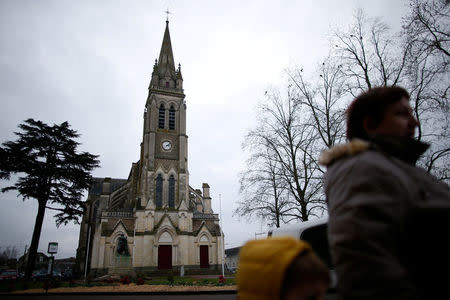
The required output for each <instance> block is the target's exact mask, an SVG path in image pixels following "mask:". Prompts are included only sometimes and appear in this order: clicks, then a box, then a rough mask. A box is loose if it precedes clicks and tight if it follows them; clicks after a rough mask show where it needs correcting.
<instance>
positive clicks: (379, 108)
mask: <svg viewBox="0 0 450 300" xmlns="http://www.w3.org/2000/svg"><path fill="white" fill-rule="evenodd" d="M403 97H406V98H407V99H408V100H409V94H408V92H407V91H406V90H405V89H404V88H402V87H399V86H391V87H375V88H372V89H370V90H368V91H367V92H364V93H362V94H360V95H359V96H358V97H356V98H355V100H353V102H352V103H350V105H349V107H348V109H347V139H348V140H351V139H353V138H360V139H367V138H368V135H367V132H366V131H365V129H364V126H363V121H364V119H365V118H367V117H369V118H371V119H372V121H373V122H375V124H374V125H375V126H378V124H380V122H381V121H383V117H384V112H385V110H386V107H387V106H389V105H390V104H392V103H394V102H397V101H400V100H401V99H402V98H403Z"/></svg>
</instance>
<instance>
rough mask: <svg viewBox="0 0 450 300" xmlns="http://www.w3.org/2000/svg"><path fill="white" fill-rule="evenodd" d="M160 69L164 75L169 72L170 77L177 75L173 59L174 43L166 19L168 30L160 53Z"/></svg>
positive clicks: (161, 74)
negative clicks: (171, 40)
mask: <svg viewBox="0 0 450 300" xmlns="http://www.w3.org/2000/svg"><path fill="white" fill-rule="evenodd" d="M158 71H159V75H160V76H162V77H165V76H167V74H170V77H173V76H174V75H175V63H174V60H173V52H172V43H171V42H170V33H169V21H168V20H167V21H166V30H165V32H164V38H163V42H162V46H161V52H160V53H159V60H158Z"/></svg>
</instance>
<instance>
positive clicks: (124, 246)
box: [117, 234, 130, 256]
mask: <svg viewBox="0 0 450 300" xmlns="http://www.w3.org/2000/svg"><path fill="white" fill-rule="evenodd" d="M117 255H118V256H130V252H129V251H128V241H127V238H126V237H125V236H124V235H123V234H121V235H120V236H119V238H118V239H117Z"/></svg>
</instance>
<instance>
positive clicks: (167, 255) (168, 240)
mask: <svg viewBox="0 0 450 300" xmlns="http://www.w3.org/2000/svg"><path fill="white" fill-rule="evenodd" d="M158 242H159V246H158V269H159V270H167V269H172V245H171V244H172V242H173V239H172V236H171V235H170V234H169V233H168V232H163V233H162V234H161V236H160V237H159V241H158Z"/></svg>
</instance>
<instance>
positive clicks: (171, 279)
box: [167, 271, 174, 285]
mask: <svg viewBox="0 0 450 300" xmlns="http://www.w3.org/2000/svg"><path fill="white" fill-rule="evenodd" d="M173 280H174V278H173V272H172V271H170V272H169V274H168V275H167V281H169V284H171V285H173Z"/></svg>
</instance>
